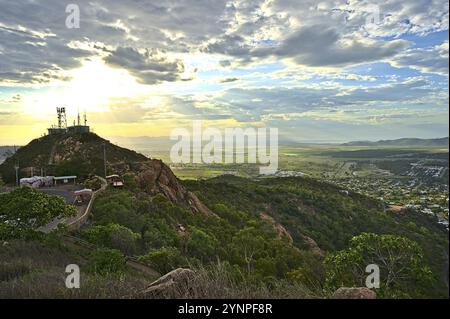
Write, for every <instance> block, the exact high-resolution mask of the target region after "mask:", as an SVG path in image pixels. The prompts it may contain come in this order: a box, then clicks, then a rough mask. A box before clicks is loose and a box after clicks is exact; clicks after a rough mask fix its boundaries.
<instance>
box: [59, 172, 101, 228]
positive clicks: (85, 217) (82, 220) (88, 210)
mask: <svg viewBox="0 0 450 319" xmlns="http://www.w3.org/2000/svg"><path fill="white" fill-rule="evenodd" d="M99 178H100V177H99ZM100 179H101V180H102V187H100V189H98V190H96V191H95V192H94V193H93V194H92V196H91V199H90V200H89V204H88V206H87V207H86V210H85V211H84V214H83V215H81V216H79V217H77V218H76V219H75V220H73V221H71V222H69V223H67V226H68V227H69V229H70V230H77V229H80V227H81V226H83V225H84V224H85V223H86V221H87V220H88V218H89V215H90V214H91V211H92V207H93V206H94V201H95V198H96V197H97V196H98V195H99V194H100V193H102V192H104V191H105V189H106V187H107V186H108V183H107V182H106V180H104V179H103V178H100Z"/></svg>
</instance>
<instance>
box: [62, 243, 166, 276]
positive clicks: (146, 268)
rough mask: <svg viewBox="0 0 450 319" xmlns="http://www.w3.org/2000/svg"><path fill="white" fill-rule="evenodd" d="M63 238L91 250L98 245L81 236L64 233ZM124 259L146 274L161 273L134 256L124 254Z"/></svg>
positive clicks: (154, 274)
mask: <svg viewBox="0 0 450 319" xmlns="http://www.w3.org/2000/svg"><path fill="white" fill-rule="evenodd" d="M64 240H65V241H66V242H70V243H71V244H73V245H76V246H78V247H81V248H84V249H87V250H90V251H93V250H95V249H97V248H98V246H96V245H94V244H91V243H89V242H87V241H85V240H83V239H81V238H78V237H75V236H71V235H64ZM125 261H126V264H127V265H128V266H129V267H131V268H133V269H135V270H139V271H141V272H145V273H146V274H147V275H151V276H154V277H160V276H161V274H160V273H159V272H157V271H156V270H155V269H153V268H152V267H150V266H149V265H147V264H146V263H143V262H142V261H140V260H139V259H138V258H136V257H134V256H125Z"/></svg>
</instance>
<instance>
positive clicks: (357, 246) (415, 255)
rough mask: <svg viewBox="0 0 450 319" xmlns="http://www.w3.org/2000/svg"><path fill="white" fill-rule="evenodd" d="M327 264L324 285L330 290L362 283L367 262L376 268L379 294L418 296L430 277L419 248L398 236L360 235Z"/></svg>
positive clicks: (412, 242) (329, 258)
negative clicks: (377, 268)
mask: <svg viewBox="0 0 450 319" xmlns="http://www.w3.org/2000/svg"><path fill="white" fill-rule="evenodd" d="M326 264H327V268H328V272H327V285H328V286H329V287H330V288H332V289H336V288H338V287H342V286H347V287H353V286H358V287H359V286H365V280H366V278H367V276H368V273H367V272H366V267H367V266H368V265H377V266H378V267H379V270H380V287H379V288H380V290H379V291H378V294H379V295H381V296H388V297H395V296H401V297H404V296H407V297H418V296H420V293H421V292H423V290H424V289H426V288H428V287H427V285H429V284H430V283H431V280H432V273H431V271H430V268H429V267H428V266H427V265H426V263H425V262H424V257H423V252H422V249H421V248H420V247H419V245H417V243H416V242H414V241H412V240H409V239H407V238H404V237H401V236H394V235H377V234H371V233H364V234H361V235H359V236H356V237H354V238H353V239H352V240H351V242H350V246H349V247H348V248H347V249H345V250H342V251H339V252H337V253H335V254H333V255H331V256H329V257H328V258H327V260H326Z"/></svg>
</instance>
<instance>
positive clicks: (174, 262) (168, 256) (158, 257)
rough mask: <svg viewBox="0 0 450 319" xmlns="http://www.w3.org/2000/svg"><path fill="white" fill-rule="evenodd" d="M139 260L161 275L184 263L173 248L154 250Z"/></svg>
mask: <svg viewBox="0 0 450 319" xmlns="http://www.w3.org/2000/svg"><path fill="white" fill-rule="evenodd" d="M139 260H141V261H143V262H145V263H149V264H150V265H152V266H153V267H155V269H156V270H157V271H158V272H160V273H162V274H165V273H168V272H169V271H171V270H173V269H174V268H176V267H179V266H180V265H182V263H183V261H184V259H183V257H182V256H181V254H180V251H179V250H178V249H177V248H175V247H163V248H160V249H155V250H153V251H151V252H149V253H148V254H146V255H144V256H142V257H140V258H139Z"/></svg>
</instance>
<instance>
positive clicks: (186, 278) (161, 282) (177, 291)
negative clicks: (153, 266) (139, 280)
mask: <svg viewBox="0 0 450 319" xmlns="http://www.w3.org/2000/svg"><path fill="white" fill-rule="evenodd" d="M194 277H195V272H194V271H192V270H190V269H185V268H178V269H175V270H173V271H171V272H169V273H168V274H166V275H164V276H162V277H161V278H159V279H158V280H156V281H155V282H153V283H152V284H151V285H150V286H149V287H148V288H147V289H146V290H145V291H144V293H143V295H144V296H145V297H147V298H157V299H163V298H182V297H183V296H186V295H187V293H188V291H189V284H190V282H191V281H192V280H193V279H194Z"/></svg>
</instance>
